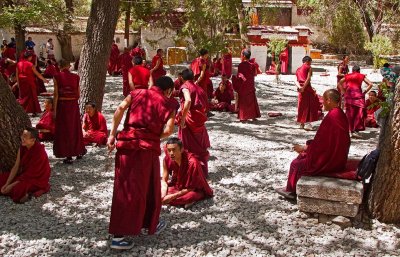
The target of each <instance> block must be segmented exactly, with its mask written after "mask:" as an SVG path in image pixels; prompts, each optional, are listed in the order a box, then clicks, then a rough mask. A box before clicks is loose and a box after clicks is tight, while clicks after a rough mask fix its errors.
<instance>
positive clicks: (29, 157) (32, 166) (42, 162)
mask: <svg viewBox="0 0 400 257" xmlns="http://www.w3.org/2000/svg"><path fill="white" fill-rule="evenodd" d="M19 149H20V164H19V167H20V169H19V173H18V174H17V175H16V177H15V178H14V180H13V182H15V181H19V183H18V184H16V185H15V186H14V187H13V188H12V190H11V192H9V193H8V194H7V196H10V197H11V199H12V200H13V201H14V202H19V201H20V200H21V199H22V198H23V197H24V196H25V195H26V194H31V195H33V196H35V197H39V196H41V195H42V194H44V193H47V192H48V191H49V190H50V184H49V179H50V171H51V169H50V164H49V158H48V157H47V153H46V150H45V148H44V145H42V144H41V143H39V141H36V142H35V144H34V145H33V146H32V147H31V148H30V149H28V148H26V147H25V146H21V147H20V148H19ZM9 175H10V172H6V173H0V188H1V187H3V186H4V185H5V183H6V182H7V179H8V176H9ZM0 195H1V193H0Z"/></svg>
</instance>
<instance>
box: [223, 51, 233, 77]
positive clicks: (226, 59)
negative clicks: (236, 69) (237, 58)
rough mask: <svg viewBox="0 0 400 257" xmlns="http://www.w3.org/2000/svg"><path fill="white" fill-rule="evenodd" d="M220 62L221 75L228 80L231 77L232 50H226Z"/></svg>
mask: <svg viewBox="0 0 400 257" xmlns="http://www.w3.org/2000/svg"><path fill="white" fill-rule="evenodd" d="M221 62H222V71H221V72H222V75H226V76H227V78H228V79H229V78H230V77H231V76H232V50H231V49H230V48H227V52H226V53H224V55H223V56H222V59H221Z"/></svg>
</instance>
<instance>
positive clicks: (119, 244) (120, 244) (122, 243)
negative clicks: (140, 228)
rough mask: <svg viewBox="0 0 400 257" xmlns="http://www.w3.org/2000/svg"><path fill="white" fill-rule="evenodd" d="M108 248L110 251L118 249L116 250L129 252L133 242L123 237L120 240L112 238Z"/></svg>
mask: <svg viewBox="0 0 400 257" xmlns="http://www.w3.org/2000/svg"><path fill="white" fill-rule="evenodd" d="M110 247H111V248H112V249H118V250H129V249H132V247H133V242H132V240H129V239H127V238H125V237H120V238H116V237H114V238H113V240H112V242H111V246H110Z"/></svg>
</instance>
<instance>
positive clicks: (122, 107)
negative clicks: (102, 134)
mask: <svg viewBox="0 0 400 257" xmlns="http://www.w3.org/2000/svg"><path fill="white" fill-rule="evenodd" d="M131 102H132V97H131V96H130V95H128V96H127V97H126V98H125V99H124V100H123V101H122V102H121V103H120V104H119V106H118V107H117V110H116V111H115V113H114V117H113V120H112V125H111V131H110V136H109V137H108V142H107V147H108V150H109V151H110V152H111V151H112V150H114V148H115V135H116V134H117V129H118V126H119V124H120V123H121V120H122V117H123V116H124V113H125V111H126V109H128V107H129V106H130V105H131Z"/></svg>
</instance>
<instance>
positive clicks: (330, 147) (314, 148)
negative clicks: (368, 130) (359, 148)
mask: <svg viewBox="0 0 400 257" xmlns="http://www.w3.org/2000/svg"><path fill="white" fill-rule="evenodd" d="M348 126H349V124H348V122H347V118H346V115H345V114H344V112H343V111H342V109H340V108H334V109H332V110H331V111H329V113H328V114H327V115H326V117H325V118H324V119H323V121H322V123H321V125H320V127H319V129H318V131H317V133H316V135H315V137H314V140H310V141H308V142H307V145H308V148H307V151H306V152H304V153H301V154H299V156H298V157H297V158H296V159H294V160H293V161H292V163H291V164H290V171H289V176H288V181H287V186H286V191H288V192H296V184H297V181H298V180H299V179H300V177H301V176H326V177H340V178H343V177H342V174H343V173H344V172H345V168H346V162H347V155H348V153H349V148H350V135H349V132H348Z"/></svg>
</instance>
